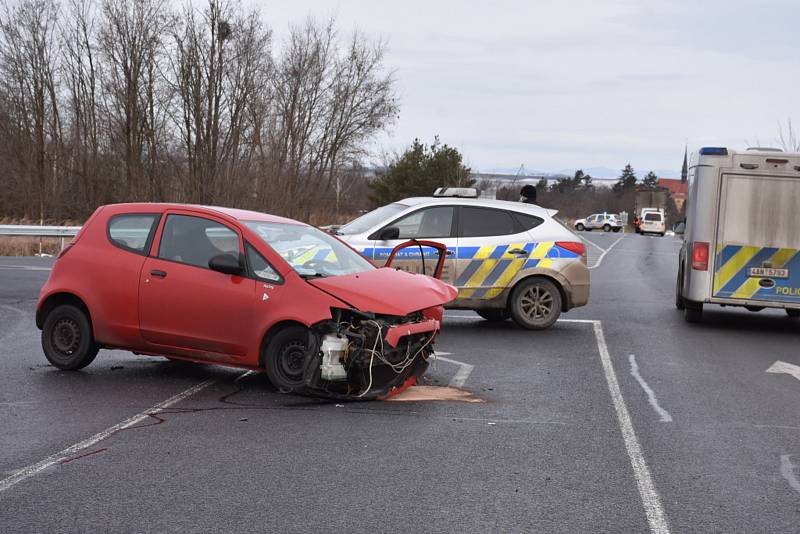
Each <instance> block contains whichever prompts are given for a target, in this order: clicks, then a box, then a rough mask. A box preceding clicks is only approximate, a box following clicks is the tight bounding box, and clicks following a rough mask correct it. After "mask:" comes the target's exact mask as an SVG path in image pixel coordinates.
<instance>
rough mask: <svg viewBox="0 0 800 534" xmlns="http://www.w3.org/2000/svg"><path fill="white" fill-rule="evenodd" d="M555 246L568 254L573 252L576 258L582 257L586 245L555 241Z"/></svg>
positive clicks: (578, 242) (577, 242) (575, 242)
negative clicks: (565, 250)
mask: <svg viewBox="0 0 800 534" xmlns="http://www.w3.org/2000/svg"><path fill="white" fill-rule="evenodd" d="M556 246H559V247H561V248H564V249H567V250H569V251H570V252H574V253H575V254H577V255H578V256H583V255H584V254H586V245H584V244H583V243H581V242H580V241H557V242H556Z"/></svg>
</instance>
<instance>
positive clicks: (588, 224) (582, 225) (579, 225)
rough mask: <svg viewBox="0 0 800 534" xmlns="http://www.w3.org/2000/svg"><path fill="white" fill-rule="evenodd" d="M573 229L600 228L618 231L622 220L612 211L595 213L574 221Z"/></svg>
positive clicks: (581, 230)
mask: <svg viewBox="0 0 800 534" xmlns="http://www.w3.org/2000/svg"><path fill="white" fill-rule="evenodd" d="M574 226H575V229H576V230H577V231H579V232H583V231H584V230H588V231H590V232H591V231H592V230H602V231H604V232H611V231H614V232H619V231H620V230H622V222H621V221H620V220H619V216H618V215H615V214H613V213H595V214H593V215H589V216H588V217H586V218H585V219H578V220H577V221H575V225H574Z"/></svg>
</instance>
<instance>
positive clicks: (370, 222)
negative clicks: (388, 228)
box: [336, 202, 408, 235]
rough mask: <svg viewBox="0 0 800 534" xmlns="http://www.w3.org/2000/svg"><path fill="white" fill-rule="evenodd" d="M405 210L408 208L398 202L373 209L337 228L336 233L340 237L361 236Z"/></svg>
mask: <svg viewBox="0 0 800 534" xmlns="http://www.w3.org/2000/svg"><path fill="white" fill-rule="evenodd" d="M406 208H408V206H406V205H405V204H401V203H399V202H395V203H393V204H387V205H386V206H381V207H380V208H378V209H374V210H372V211H370V212H369V213H365V214H364V215H362V216H361V217H359V218H358V219H354V220H352V221H350V222H349V223H347V224H345V225H344V226H342V227H341V228H339V229H338V230H337V231H336V233H337V234H340V235H356V234H363V233H364V232H366V231H368V230H371V229H372V228H374V227H375V226H377V225H379V224H381V223H382V222H386V221H387V220H389V219H391V218H392V217H394V216H395V215H397V214H398V213H400V212H401V211H403V210H404V209H406Z"/></svg>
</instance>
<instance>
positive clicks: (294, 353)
mask: <svg viewBox="0 0 800 534" xmlns="http://www.w3.org/2000/svg"><path fill="white" fill-rule="evenodd" d="M307 351H308V329H307V328H305V327H303V326H299V325H296V326H288V327H286V328H283V329H282V330H281V331H280V332H278V333H277V334H275V335H274V336H272V339H271V340H270V341H269V343H268V344H267V347H266V349H265V352H264V371H265V372H266V373H267V378H269V381H270V382H271V383H272V385H273V386H275V388H276V389H278V391H280V392H281V393H291V392H294V391H299V390H302V389H303V388H304V385H305V382H304V381H303V371H304V369H305V357H306V352H307Z"/></svg>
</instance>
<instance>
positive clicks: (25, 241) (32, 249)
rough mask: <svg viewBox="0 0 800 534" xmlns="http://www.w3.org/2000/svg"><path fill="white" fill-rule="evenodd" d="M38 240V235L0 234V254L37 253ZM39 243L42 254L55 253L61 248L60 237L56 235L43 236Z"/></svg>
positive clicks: (20, 254)
mask: <svg viewBox="0 0 800 534" xmlns="http://www.w3.org/2000/svg"><path fill="white" fill-rule="evenodd" d="M39 241H40V239H39V238H38V237H16V236H14V237H11V236H0V256H33V255H34V254H38V253H39ZM68 241H69V238H67V242H68ZM41 243H42V248H41V251H42V252H43V253H44V254H54V255H55V254H58V251H59V250H61V239H60V238H58V237H43V238H42V239H41Z"/></svg>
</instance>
